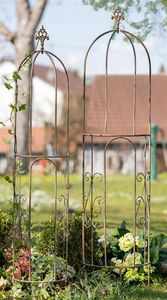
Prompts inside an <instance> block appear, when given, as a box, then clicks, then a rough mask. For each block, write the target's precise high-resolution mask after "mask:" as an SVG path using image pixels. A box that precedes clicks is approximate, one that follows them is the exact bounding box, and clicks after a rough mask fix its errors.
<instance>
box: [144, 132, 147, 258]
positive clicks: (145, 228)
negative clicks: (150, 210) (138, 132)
mask: <svg viewBox="0 0 167 300" xmlns="http://www.w3.org/2000/svg"><path fill="white" fill-rule="evenodd" d="M144 142H145V143H144V264H145V263H146V231H147V220H146V218H147V199H146V197H147V166H146V159H147V141H146V137H145V141H144Z"/></svg>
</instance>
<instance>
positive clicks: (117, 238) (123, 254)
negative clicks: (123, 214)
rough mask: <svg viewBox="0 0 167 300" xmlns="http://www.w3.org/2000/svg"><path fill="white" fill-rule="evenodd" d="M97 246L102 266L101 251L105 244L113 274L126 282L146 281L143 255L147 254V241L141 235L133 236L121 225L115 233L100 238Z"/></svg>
mask: <svg viewBox="0 0 167 300" xmlns="http://www.w3.org/2000/svg"><path fill="white" fill-rule="evenodd" d="M105 240H106V241H105ZM104 241H105V243H104ZM99 244H100V245H101V251H100V252H99V257H100V259H101V263H102V264H103V258H104V256H103V253H104V251H103V249H104V246H105V244H106V247H107V259H108V264H109V265H111V266H112V267H113V272H114V273H116V274H119V275H120V274H121V275H123V276H124V279H125V280H127V281H131V280H132V281H133V280H135V281H136V280H137V281H144V280H145V279H146V276H147V273H148V272H145V268H146V267H145V266H146V264H145V260H144V253H146V252H147V241H146V240H145V239H143V238H142V235H140V236H139V235H134V234H133V233H131V232H130V231H129V230H127V228H126V227H125V224H123V227H121V228H118V229H117V231H114V232H113V233H108V234H107V236H106V238H105V237H104V236H102V237H101V238H100V239H99ZM141 274H142V276H140V275H141Z"/></svg>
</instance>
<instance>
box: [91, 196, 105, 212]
mask: <svg viewBox="0 0 167 300" xmlns="http://www.w3.org/2000/svg"><path fill="white" fill-rule="evenodd" d="M93 203H94V205H95V204H96V203H97V204H98V208H99V209H96V210H95V211H94V216H95V217H97V216H98V215H99V214H100V213H101V205H102V204H103V197H102V196H97V197H95V198H94V201H93Z"/></svg>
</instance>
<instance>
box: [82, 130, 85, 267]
mask: <svg viewBox="0 0 167 300" xmlns="http://www.w3.org/2000/svg"><path fill="white" fill-rule="evenodd" d="M82 139H83V140H82V155H83V157H82V260H83V264H85V213H86V211H85V209H86V208H85V201H84V200H85V136H84V135H83V137H82Z"/></svg>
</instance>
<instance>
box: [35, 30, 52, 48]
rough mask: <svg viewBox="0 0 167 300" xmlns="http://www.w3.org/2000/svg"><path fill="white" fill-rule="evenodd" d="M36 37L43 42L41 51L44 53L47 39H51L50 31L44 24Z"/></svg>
mask: <svg viewBox="0 0 167 300" xmlns="http://www.w3.org/2000/svg"><path fill="white" fill-rule="evenodd" d="M35 39H36V40H39V41H40V43H41V52H42V53H43V51H44V43H45V40H49V36H48V33H47V31H46V30H45V28H44V27H43V25H42V27H41V29H40V30H39V31H38V33H37V35H36V37H35Z"/></svg>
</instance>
